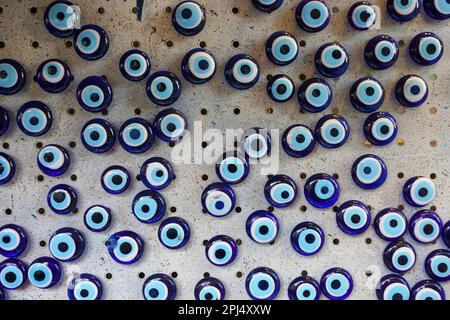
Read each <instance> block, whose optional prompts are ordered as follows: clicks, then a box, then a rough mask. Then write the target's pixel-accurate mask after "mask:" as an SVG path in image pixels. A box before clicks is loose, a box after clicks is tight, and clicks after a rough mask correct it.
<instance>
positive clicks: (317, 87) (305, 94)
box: [297, 78, 333, 113]
mask: <svg viewBox="0 0 450 320" xmlns="http://www.w3.org/2000/svg"><path fill="white" fill-rule="evenodd" d="M332 99H333V92H332V90H331V87H330V85H329V84H328V82H326V81H325V80H322V79H320V78H311V79H308V80H306V81H305V82H303V83H302V85H301V86H300V88H299V90H298V95H297V101H298V104H299V106H300V108H301V109H304V110H306V111H308V112H314V113H317V112H321V111H323V110H325V109H326V108H328V107H329V106H330V104H331V100H332Z"/></svg>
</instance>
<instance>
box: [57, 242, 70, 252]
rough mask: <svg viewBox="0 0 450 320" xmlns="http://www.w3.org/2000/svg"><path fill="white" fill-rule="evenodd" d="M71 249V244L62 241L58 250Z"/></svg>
mask: <svg viewBox="0 0 450 320" xmlns="http://www.w3.org/2000/svg"><path fill="white" fill-rule="evenodd" d="M68 249H69V246H68V245H67V243H65V242H61V243H60V244H58V250H59V251H61V252H66V251H67V250H68Z"/></svg>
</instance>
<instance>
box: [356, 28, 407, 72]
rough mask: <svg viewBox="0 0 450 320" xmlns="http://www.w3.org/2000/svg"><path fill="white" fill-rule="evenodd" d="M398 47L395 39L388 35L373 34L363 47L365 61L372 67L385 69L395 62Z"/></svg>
mask: <svg viewBox="0 0 450 320" xmlns="http://www.w3.org/2000/svg"><path fill="white" fill-rule="evenodd" d="M398 56H399V47H398V43H397V40H395V39H394V38H393V37H391V36H388V35H379V36H375V37H373V38H372V39H370V40H369V42H368V43H367V45H366V47H365V49H364V58H365V60H366V63H367V64H368V65H369V67H371V68H372V69H376V70H386V69H389V68H390V67H392V66H393V65H394V64H395V62H397V59H398Z"/></svg>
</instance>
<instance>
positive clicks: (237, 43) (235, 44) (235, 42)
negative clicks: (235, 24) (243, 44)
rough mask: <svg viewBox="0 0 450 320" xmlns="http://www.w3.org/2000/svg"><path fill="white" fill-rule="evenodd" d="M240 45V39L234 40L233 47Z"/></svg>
mask: <svg viewBox="0 0 450 320" xmlns="http://www.w3.org/2000/svg"><path fill="white" fill-rule="evenodd" d="M239 45H240V43H239V41H237V40H234V41H233V47H235V48H239Z"/></svg>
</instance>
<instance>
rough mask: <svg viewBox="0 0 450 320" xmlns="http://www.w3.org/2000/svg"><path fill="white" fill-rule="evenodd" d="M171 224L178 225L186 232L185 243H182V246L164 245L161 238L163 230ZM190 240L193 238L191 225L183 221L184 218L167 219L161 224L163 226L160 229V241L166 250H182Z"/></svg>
mask: <svg viewBox="0 0 450 320" xmlns="http://www.w3.org/2000/svg"><path fill="white" fill-rule="evenodd" d="M170 223H175V224H178V225H179V226H180V227H181V228H182V229H183V231H184V238H183V241H182V242H180V244H179V245H177V246H176V247H169V246H166V245H165V244H164V242H163V241H162V238H161V232H162V229H163V228H164V227H165V226H166V225H168V224H170ZM190 238H191V229H190V227H189V224H188V223H187V221H186V220H184V219H182V218H179V217H170V218H167V219H165V220H164V221H163V222H161V224H160V225H159V227H158V239H159V242H160V243H161V244H162V245H163V246H164V247H166V248H168V249H180V248H182V247H184V246H185V245H186V244H187V243H188V242H189V239H190Z"/></svg>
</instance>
